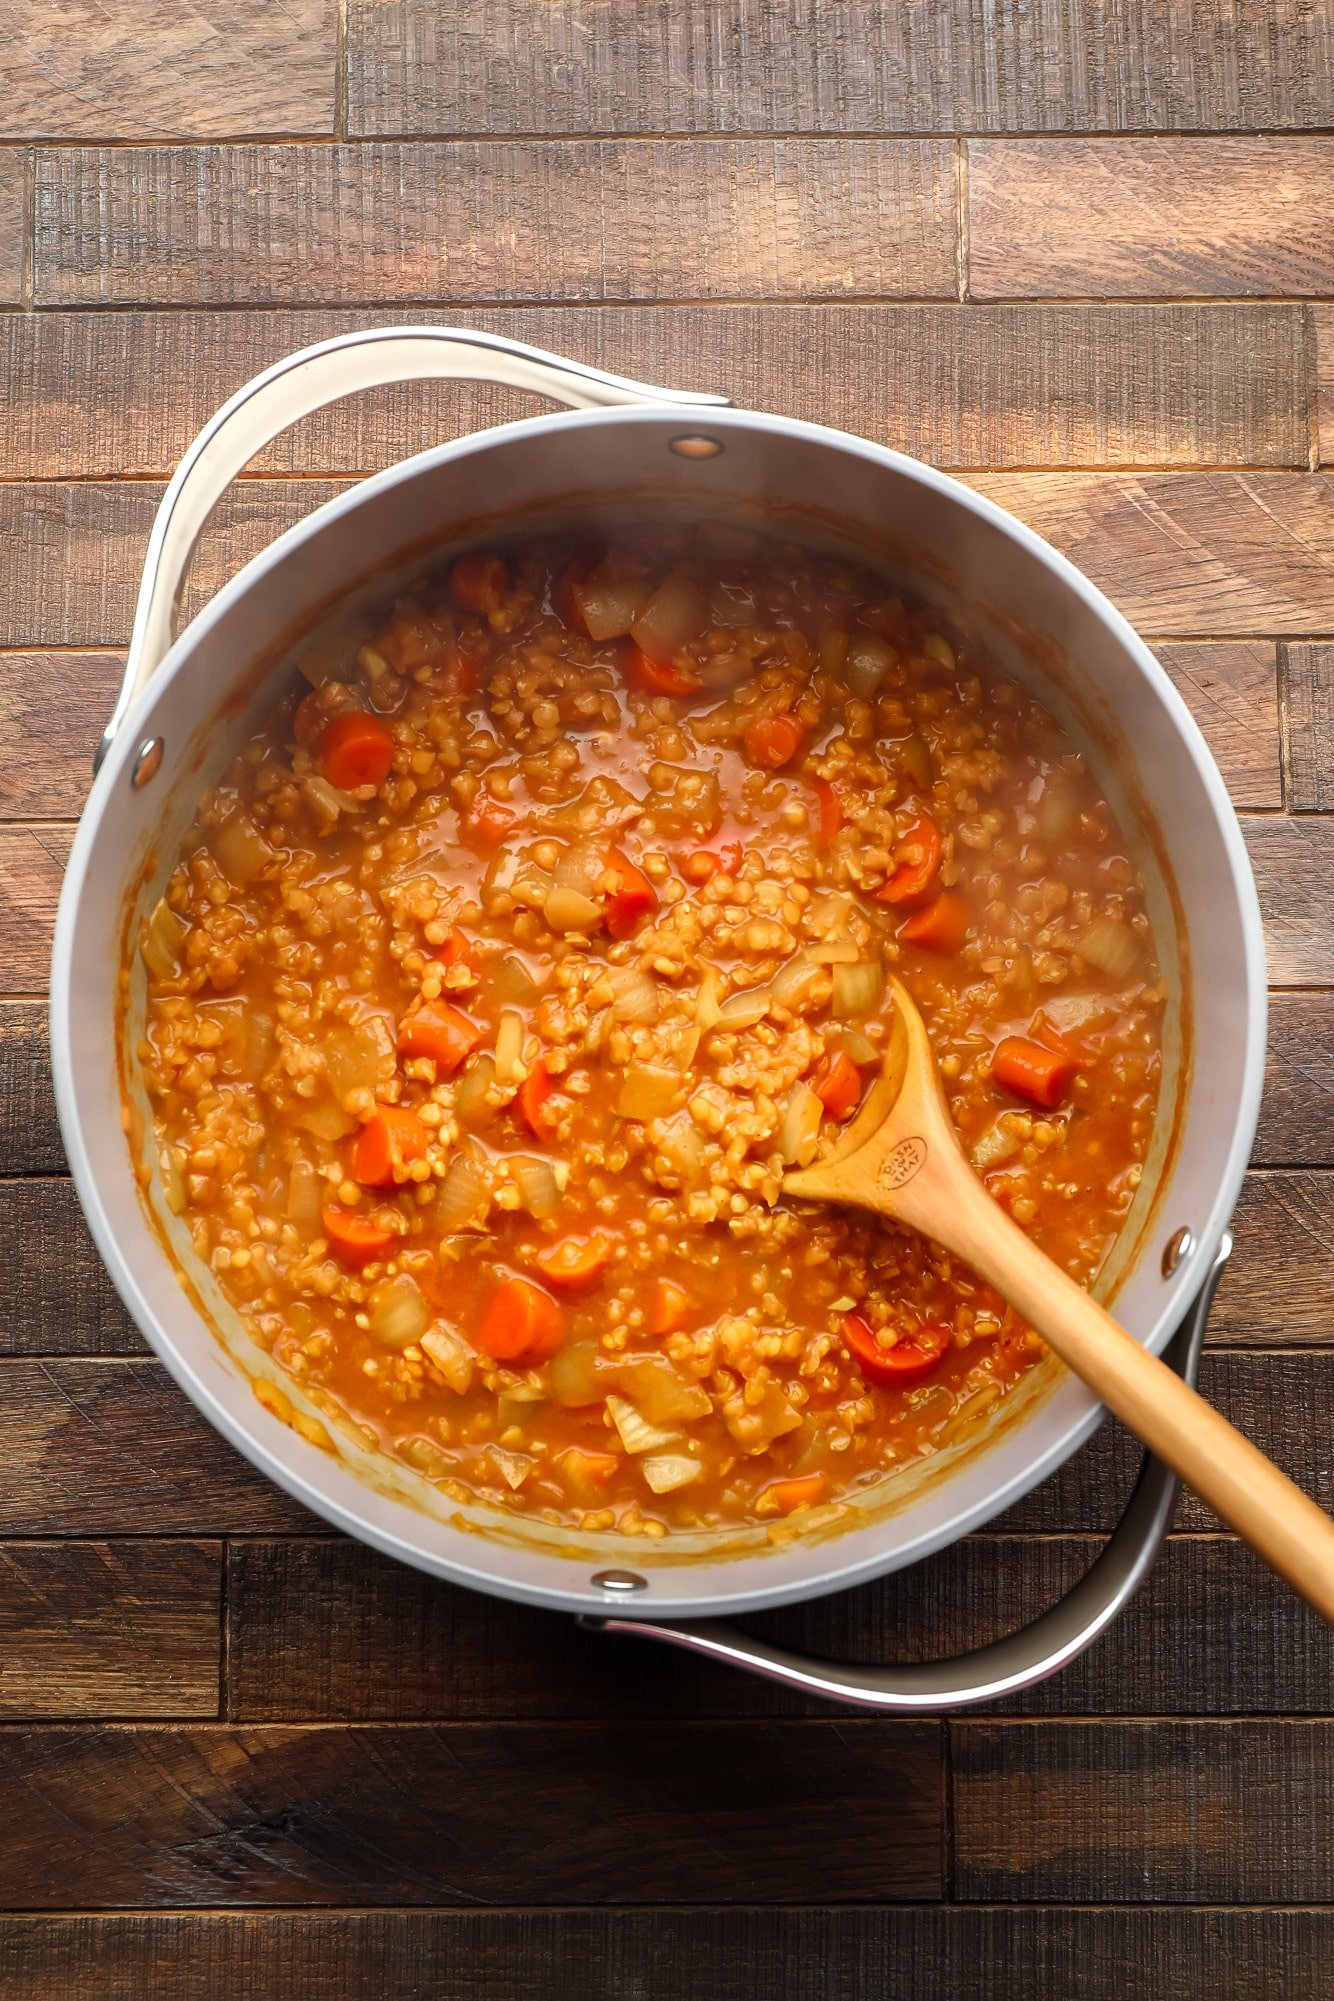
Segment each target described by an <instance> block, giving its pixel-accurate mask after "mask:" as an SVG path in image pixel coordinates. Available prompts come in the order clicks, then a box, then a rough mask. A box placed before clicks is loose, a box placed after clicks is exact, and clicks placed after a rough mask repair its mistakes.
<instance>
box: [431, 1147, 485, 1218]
mask: <svg viewBox="0 0 1334 2001" xmlns="http://www.w3.org/2000/svg"><path fill="white" fill-rule="evenodd" d="M486 1194H487V1179H486V1172H485V1170H484V1168H483V1166H482V1163H481V1161H480V1160H479V1159H478V1158H477V1155H476V1154H475V1153H474V1152H473V1151H472V1149H471V1147H465V1148H464V1150H463V1151H462V1152H461V1153H456V1154H455V1156H454V1158H453V1159H452V1160H451V1161H450V1163H449V1166H448V1167H447V1168H446V1169H445V1176H444V1179H443V1181H442V1182H441V1183H440V1192H439V1194H438V1195H437V1196H436V1202H435V1218H436V1222H437V1224H438V1225H439V1227H440V1229H441V1230H443V1231H446V1232H448V1231H450V1230H461V1229H462V1228H463V1227H464V1225H465V1224H466V1223H471V1222H472V1221H473V1219H474V1217H475V1216H476V1215H477V1212H478V1210H479V1209H480V1208H481V1206H482V1204H483V1202H484V1201H485V1200H486Z"/></svg>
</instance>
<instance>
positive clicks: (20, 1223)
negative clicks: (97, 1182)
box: [0, 1160, 144, 1355]
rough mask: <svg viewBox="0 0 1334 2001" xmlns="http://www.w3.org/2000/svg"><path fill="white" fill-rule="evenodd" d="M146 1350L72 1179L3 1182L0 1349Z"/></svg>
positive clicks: (16, 1351)
mask: <svg viewBox="0 0 1334 2001" xmlns="http://www.w3.org/2000/svg"><path fill="white" fill-rule="evenodd" d="M6 1165H7V1166H11V1165H13V1163H12V1162H10V1161H8V1160H7V1161H6ZM143 1353H144V1342H143V1339H142V1337H141V1335H140V1334H139V1331H138V1329H137V1328H136V1327H135V1326H134V1324H133V1323H132V1321H131V1320H130V1317H129V1315H128V1314H127V1313H126V1311H125V1308H124V1307H123V1306H122V1305H121V1303H120V1299H119V1297H118V1296H117V1293H116V1289H115V1287H114V1286H113V1285H112V1283H111V1280H110V1279H109V1278H108V1277H107V1272H106V1267H105V1265H104V1264H103V1263H102V1260H101V1258H100V1257H99V1256H98V1253H97V1250H96V1247H95V1246H94V1244H93V1240H92V1238H91V1236H90V1235H89V1234H88V1226H87V1224H86V1223H85V1222H84V1220H83V1214H82V1211H81V1210H80V1208H79V1203H78V1198H77V1196H76V1195H75V1193H74V1186H73V1183H72V1182H69V1181H64V1180H59V1181H57V1180H51V1181H47V1180H31V1181H0V1355H142V1354H143Z"/></svg>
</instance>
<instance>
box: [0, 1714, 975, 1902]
mask: <svg viewBox="0 0 1334 2001" xmlns="http://www.w3.org/2000/svg"><path fill="white" fill-rule="evenodd" d="M941 1748H942V1747H941V1733H940V1729H939V1726H938V1725H935V1724H931V1723H894V1724H890V1723H849V1722H832V1721H827V1722H792V1723H784V1724H781V1725H775V1724H765V1723H745V1722H736V1721H729V1722H727V1723H724V1724H708V1723H694V1724H691V1725H687V1726H682V1725H674V1724H661V1725H640V1726H638V1727H635V1726H633V1725H632V1726H628V1727H627V1726H625V1725H615V1724H609V1725H601V1724H563V1725H562V1724H554V1725H552V1724H508V1725H507V1724H496V1725H492V1724H485V1723H483V1724H453V1725H443V1726H431V1725H413V1724H394V1725H389V1726H386V1725H383V1724H381V1725H374V1724H372V1725H365V1726H361V1727H351V1728H340V1727H338V1726H336V1725H335V1726H325V1727H315V1728H301V1727H292V1726H282V1725H267V1726H252V1727H250V1728H248V1729H243V1730H242V1729H228V1728H221V1727H218V1726H213V1727H208V1726H200V1725H196V1726H194V1727H189V1726H176V1727H175V1728H151V1727H143V1726H136V1727H128V1728H120V1729H97V1728H94V1727H89V1726H84V1727H82V1728H79V1729H70V1728H65V1727H61V1726H60V1725H48V1726H41V1727H36V1728H30V1729H24V1728H20V1727H15V1728H14V1729H12V1730H8V1731H5V1732H3V1733H0V1785H2V1786H3V1788H4V1793H5V1798H6V1801H7V1803H8V1825H9V1828H10V1834H9V1838H8V1839H7V1840H6V1842H5V1844H4V1849H3V1851H2V1852H0V1905H3V1906H5V1907H7V1908H9V1909H15V1908H18V1909H23V1910H58V1909H59V1908H60V1907H61V1906H62V1905H66V1906H68V1905H70V1904H76V1905H79V1906H83V1907H85V1908H89V1909H106V1908H108V1907H115V1906H124V1905H136V1906H148V1907H152V1906H154V1905H166V1906H192V1905H195V1906H198V1905H208V1904H214V1903H217V1902H218V1901H219V1900H225V1901H226V1902H227V1903H228V1904H229V1905H232V1906H238V1905H239V1906H246V1905H256V1904H272V1903H282V1904H285V1905H292V1906H301V1905H318V1904H328V1903H337V1902H344V1903H355V1904H363V1905H372V1906H373V1905H377V1904H391V1905H408V1906H411V1905H442V1904H443V1905H449V1904H453V1905H460V1904H470V1903H476V1902H478V1901H483V1902H488V1903H495V1902H504V1901H518V1900H519V1899H522V1900H523V1902H524V1903H526V1904H530V1905H541V1904H566V1903H603V1904H612V1905H617V1904H642V1903H646V1902H647V1903H699V1902H702V1901H704V1900H705V1899H709V1900H713V1901H717V1902H722V1903H728V1902H733V1901H736V1902H741V1903H756V1902H760V1903H766V1904H796V1903H803V1902H807V1901H810V1900H812V1899H813V1900H816V1901H818V1900H820V1899H822V1898H830V1899H833V1898H836V1899H838V1900H839V1901H840V1902H849V1903H870V1902H875V1903H884V1902H904V1901H910V1900H921V1899H924V1898H930V1899H934V1898H938V1897H939V1896H940V1895H941V1890H942V1875H941V1869H942V1859H943V1847H944V1839H943V1837H944V1797H943V1794H944V1787H943V1760H942V1755H941ZM887 1801H892V1802H893V1811H892V1812H887V1811H886V1802H887ZM72 1829H73V1830H77V1833H76V1835H75V1837H74V1838H71V1830H72Z"/></svg>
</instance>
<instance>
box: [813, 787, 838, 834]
mask: <svg viewBox="0 0 1334 2001" xmlns="http://www.w3.org/2000/svg"><path fill="white" fill-rule="evenodd" d="M811 784H812V785H813V786H814V788H815V796H816V798H817V799H818V801H819V802H820V846H821V847H822V848H830V847H832V846H833V844H834V837H835V835H836V834H837V833H838V830H839V828H840V827H841V826H842V825H843V801H842V800H841V799H840V798H839V796H838V793H837V792H836V791H835V790H834V787H833V786H832V785H831V784H830V783H829V780H828V779H827V778H813V779H812V780H811Z"/></svg>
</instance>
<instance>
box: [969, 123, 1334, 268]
mask: <svg viewBox="0 0 1334 2001" xmlns="http://www.w3.org/2000/svg"><path fill="white" fill-rule="evenodd" d="M968 284H969V291H970V293H971V295H972V296H973V297H974V298H978V299H1011V298H1053V299H1069V298H1081V299H1082V298H1101V299H1107V298H1201V297H1204V298H1219V297H1222V298H1238V297H1244V296H1245V295H1246V294H1248V293H1255V294H1261V293H1268V294H1271V295H1272V294H1278V295H1280V296H1283V297H1288V298H1297V297H1319V296H1320V295H1321V294H1328V293H1329V292H1330V291H1331V290H1334V139H1327V138H1321V139H1316V138H1310V139H1306V138H1303V139H1281V138H1253V139H1218V138H1208V139H1019V140H1007V139H994V140H989V139H979V140H973V141H971V142H970V144H969V147H968Z"/></svg>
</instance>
